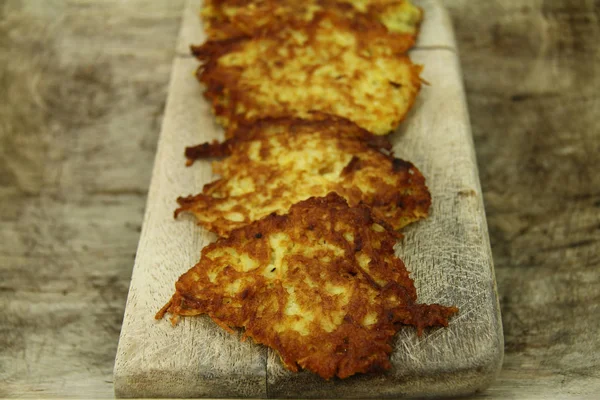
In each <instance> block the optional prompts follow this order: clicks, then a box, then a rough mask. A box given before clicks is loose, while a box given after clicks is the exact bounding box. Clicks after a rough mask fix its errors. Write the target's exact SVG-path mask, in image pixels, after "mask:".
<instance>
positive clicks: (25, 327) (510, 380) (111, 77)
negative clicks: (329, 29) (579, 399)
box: [0, 0, 600, 398]
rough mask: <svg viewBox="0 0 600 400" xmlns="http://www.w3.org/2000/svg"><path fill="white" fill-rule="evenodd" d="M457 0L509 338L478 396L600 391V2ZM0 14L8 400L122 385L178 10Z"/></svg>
mask: <svg viewBox="0 0 600 400" xmlns="http://www.w3.org/2000/svg"><path fill="white" fill-rule="evenodd" d="M446 5H447V6H448V7H449V9H450V12H451V15H452V17H453V22H454V24H455V30H456V34H457V40H458V47H459V51H460V56H461V63H462V68H463V73H464V80H465V84H466V94H467V100H468V104H469V111H470V117H471V122H472V128H473V134H474V138H475V147H476V151H477V156H478V165H479V172H480V178H481V182H482V187H483V194H484V199H485V203H486V211H487V215H488V225H489V228H490V239H491V244H492V250H493V254H494V261H495V267H496V275H497V279H498V286H499V292H500V304H501V307H502V311H503V324H504V333H505V344H506V345H505V351H506V353H505V359H504V367H503V370H502V372H501V373H500V375H499V377H498V379H497V381H496V382H495V383H494V384H493V385H492V386H491V387H490V389H488V391H487V392H486V393H484V394H482V395H480V397H489V398H524V397H528V398H531V397H538V398H556V397H559V396H561V397H569V396H572V397H575V396H578V395H583V394H588V395H591V394H594V393H597V392H598V391H599V390H600V375H599V371H600V360H599V359H598V351H597V349H598V348H600V338H599V336H598V335H597V332H598V331H600V312H599V310H598V308H599V307H598V304H599V303H600V298H599V297H598V296H599V291H598V283H599V281H600V269H599V268H598V267H599V264H600V259H599V254H600V217H599V215H600V193H599V191H598V188H599V187H600V176H599V175H598V170H599V169H600V157H598V154H599V150H600V126H599V125H598V123H597V119H598V116H600V112H599V110H600V95H599V94H598V88H599V87H600V76H599V74H598V72H600V71H599V69H600V57H599V52H600V49H599V48H598V46H597V43H598V41H599V40H600V32H599V24H598V18H599V12H600V10H599V9H598V6H597V5H596V4H595V3H594V2H591V1H588V2H584V1H582V2H570V1H567V0H562V1H546V2H542V1H509V0H506V1H499V0H497V1H493V2H479V1H473V0H471V1H459V0H456V1H455V0H453V1H447V2H446ZM0 7H2V8H0V61H1V62H0V93H2V98H1V99H2V101H0V202H1V207H0V268H1V276H2V279H1V280H0V299H1V300H0V302H1V303H0V305H1V306H2V309H3V313H2V320H1V322H0V397H50V396H60V397H69V396H71V397H107V396H112V391H113V384H112V368H113V360H114V355H115V351H116V345H117V339H118V334H119V330H120V327H121V322H122V319H121V318H122V313H123V309H124V305H125V298H126V295H127V288H128V284H129V279H130V276H131V267H132V263H133V255H134V253H135V250H136V246H137V242H138V239H139V229H140V224H141V220H142V214H143V209H144V206H145V201H146V191H147V188H148V183H149V177H150V172H151V169H152V162H153V158H154V153H155V148H156V147H155V146H156V140H157V136H158V131H159V129H160V120H161V116H162V110H163V108H164V102H165V98H166V90H167V83H168V79H169V72H170V70H171V61H172V58H173V56H174V54H175V50H174V45H175V40H176V35H177V31H178V29H179V25H180V18H179V17H180V14H181V11H182V9H181V8H182V3H181V2H168V3H167V2H151V3H149V2H138V3H135V2H127V3H119V2H116V1H115V2H63V1H56V2H50V1H48V2H39V1H29V2H27V1H5V2H3V3H1V4H0Z"/></svg>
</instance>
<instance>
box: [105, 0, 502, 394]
mask: <svg viewBox="0 0 600 400" xmlns="http://www.w3.org/2000/svg"><path fill="white" fill-rule="evenodd" d="M198 7H199V2H197V1H191V2H188V7H187V8H186V14H188V15H185V16H184V25H183V27H182V37H183V39H180V40H179V41H178V42H179V43H182V42H188V43H197V42H202V41H203V40H204V35H203V34H202V33H201V32H200V31H198V30H194V29H193V28H189V27H187V26H186V25H185V24H188V23H191V24H194V25H195V26H198V25H199V21H198V20H194V18H189V15H194V16H195V15H197V10H198ZM423 7H424V8H425V12H426V13H427V15H428V16H429V18H428V19H427V20H426V21H425V22H424V23H423V32H424V35H423V40H422V42H419V43H418V44H417V46H416V49H415V50H414V51H413V52H412V57H413V58H414V59H415V61H416V62H418V63H422V64H424V65H425V66H426V72H425V73H424V78H425V79H426V80H427V81H428V82H430V83H431V86H428V87H425V88H424V89H423V90H422V93H421V95H420V98H419V101H418V103H417V104H416V106H415V110H414V112H413V113H412V114H411V116H410V117H409V118H408V120H407V121H405V123H404V124H403V125H402V131H401V132H397V133H395V134H394V135H393V136H392V142H393V143H394V147H395V151H396V153H397V154H398V155H399V156H401V157H405V158H407V159H409V160H411V161H413V162H415V164H416V165H417V166H418V167H419V168H420V169H421V171H422V172H423V173H424V175H425V176H426V177H427V184H428V186H429V188H430V190H431V192H432V196H433V199H434V200H433V206H432V211H431V217H430V218H429V219H428V220H427V221H425V222H422V223H419V224H416V225H415V226H413V227H411V228H410V229H408V230H407V231H406V237H405V239H404V241H403V243H402V245H401V246H399V247H398V252H397V253H398V254H399V255H400V256H401V257H402V258H403V259H405V260H406V263H407V266H408V269H409V270H410V271H411V272H412V275H413V277H414V279H415V281H416V286H417V290H418V293H419V296H420V301H422V302H427V303H442V304H447V305H451V304H452V305H457V306H458V307H459V309H460V310H461V311H460V315H459V316H458V317H456V318H454V319H453V320H452V323H451V325H450V327H449V328H448V329H439V330H435V331H432V332H428V333H427V334H426V335H424V336H423V337H422V338H417V337H416V335H415V331H414V329H405V330H402V331H401V332H400V333H399V334H398V335H397V338H396V343H395V348H396V350H395V351H394V353H393V355H392V358H391V359H392V363H393V365H394V368H393V369H392V370H391V371H388V372H387V373H386V374H383V375H380V376H375V377H373V376H369V375H367V376H357V377H352V378H350V379H346V380H332V381H329V382H327V381H324V380H322V379H320V378H318V377H316V376H315V375H313V374H311V373H308V372H304V373H299V374H295V373H291V372H289V371H287V370H285V369H284V368H283V366H282V365H281V362H280V361H279V356H278V355H277V354H276V353H274V352H272V351H271V350H269V351H268V357H267V349H266V348H265V347H263V346H258V345H254V344H252V343H250V341H249V342H245V343H240V342H239V337H236V336H231V335H229V334H227V333H225V332H224V331H223V330H222V329H221V328H219V327H218V326H217V325H216V324H214V323H212V321H210V320H209V319H208V318H186V319H184V322H183V323H182V324H181V325H179V326H177V327H175V328H173V327H171V325H170V324H169V323H168V321H159V322H156V321H154V320H153V319H152V316H153V314H154V313H155V312H156V311H157V310H158V309H160V307H161V306H162V304H164V302H166V301H167V300H168V299H169V297H170V295H171V294H172V292H173V288H174V282H175V281H176V279H177V277H178V276H179V275H181V274H182V273H183V272H185V271H187V269H189V268H190V267H191V266H192V265H193V264H195V262H196V261H197V259H198V255H199V253H200V250H201V249H202V247H204V246H205V245H206V244H207V243H208V241H209V240H211V239H212V238H213V236H212V235H208V234H207V233H206V232H205V231H204V230H203V229H201V228H200V227H198V226H196V225H195V224H193V223H191V221H189V220H187V221H175V220H173V219H172V210H173V207H174V198H175V196H176V195H178V194H188V193H189V192H191V193H195V192H197V191H200V190H201V188H202V186H203V185H204V184H205V183H207V182H209V181H210V180H211V178H212V175H211V170H210V165H209V163H208V162H202V163H200V164H198V165H194V166H193V167H192V168H186V167H185V166H184V163H183V159H182V156H181V151H182V148H183V146H182V143H187V144H194V143H197V142H202V141H207V140H211V139H213V138H215V137H222V129H221V128H219V127H217V126H216V125H215V122H214V117H213V116H212V114H211V112H210V110H209V106H208V103H207V102H206V101H205V100H204V99H203V98H202V96H201V88H200V86H199V85H198V84H197V83H196V81H195V78H194V76H193V74H192V73H193V71H194V69H195V67H196V66H197V62H196V61H195V60H193V59H190V58H189V57H178V58H176V60H175V64H174V67H173V76H172V81H171V86H170V89H169V100H168V102H167V107H166V111H165V117H164V122H163V128H162V132H161V138H160V141H159V145H158V151H157V156H156V160H155V167H154V172H153V177H152V183H151V186H150V193H149V195H148V205H147V211H146V216H145V219H144V225H143V229H142V235H141V237H140V245H139V248H138V252H137V258H136V262H135V267H134V271H133V276H132V282H131V287H130V292H129V297H128V302H127V308H126V311H125V317H124V322H123V328H122V330H121V339H120V343H119V349H118V351H117V359H116V363H115V391H116V394H117V396H122V397H154V396H167V395H168V396H170V397H172V396H175V397H190V396H193V397H198V396H209V397H219V396H232V397H237V396H242V397H257V396H260V397H265V396H269V397H276V398H281V397H299V396H302V397H324V396H334V397H380V396H382V395H393V396H422V395H436V394H437V395H439V394H446V395H460V394H466V393H472V392H474V391H476V390H482V389H484V388H485V387H487V385H489V383H490V382H491V379H492V378H493V377H494V375H495V373H496V372H497V370H498V368H499V365H500V363H501V359H502V349H503V345H502V330H501V323H500V317H499V309H498V302H497V295H496V289H495V281H494V274H493V266H492V262H491V251H490V248H489V242H488V237H487V226H486V223H485V215H484V211H483V205H482V196H481V190H480V187H479V182H478V176H477V170H476V163H475V158H474V152H473V147H472V146H473V144H472V139H471V133H470V126H469V121H468V114H467V110H466V104H465V99H464V93H463V87H462V81H461V75H460V70H459V64H458V60H457V57H456V52H455V44H454V39H453V35H452V31H451V26H450V25H449V18H448V17H447V15H446V14H445V12H444V10H443V9H442V8H440V7H439V5H437V3H435V2H432V1H429V2H426V3H423ZM190 110H193V112H190ZM374 382H377V384H376V385H375V386H374V385H373V383H374Z"/></svg>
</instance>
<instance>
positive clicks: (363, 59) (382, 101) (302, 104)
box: [192, 11, 421, 137]
mask: <svg viewBox="0 0 600 400" xmlns="http://www.w3.org/2000/svg"><path fill="white" fill-rule="evenodd" d="M388 36H389V35H388V33H387V32H386V31H385V29H383V31H382V30H381V29H374V28H373V27H372V26H370V25H369V24H367V23H365V24H363V23H361V21H349V20H346V19H343V18H339V17H338V16H336V15H335V13H331V12H329V11H323V12H319V13H316V14H315V16H314V18H313V19H312V20H311V21H310V22H309V23H304V24H300V23H297V24H291V25H289V26H286V27H284V28H282V29H280V30H278V31H276V32H270V33H269V34H264V35H262V34H261V35H258V36H254V37H241V38H234V39H228V40H224V41H209V42H207V43H205V44H203V45H201V46H192V51H193V53H194V54H195V55H196V56H197V57H198V58H199V59H200V60H201V61H203V62H204V63H203V65H201V66H200V68H199V69H198V71H197V77H198V79H199V80H200V81H201V82H203V83H204V84H205V86H206V90H205V92H204V95H205V97H206V98H207V99H208V100H209V101H210V102H211V103H212V107H213V112H214V113H215V115H216V118H217V121H218V122H219V123H220V124H222V125H223V126H224V127H226V137H232V136H234V135H235V131H236V129H237V128H238V126H240V125H245V124H249V123H252V122H254V121H257V120H259V119H263V118H269V117H271V118H277V117H295V118H303V119H312V118H313V117H314V114H315V112H321V113H325V114H330V115H335V116H338V117H343V118H346V119H348V120H350V121H352V122H354V123H356V124H357V125H359V126H360V127H362V128H364V129H366V130H368V131H369V132H372V133H374V134H378V135H383V134H387V133H389V132H391V131H392V130H393V129H394V128H396V126H397V125H398V124H399V123H400V121H401V120H402V119H403V118H404V117H405V115H406V113H407V112H408V110H409V109H410V108H411V106H412V104H413V102H414V99H415V97H416V95H417V93H418V92H419V90H420V85H421V81H420V78H419V73H420V71H421V66H418V65H414V64H412V62H411V61H410V59H409V58H408V57H407V56H406V55H403V54H402V53H403V52H404V51H405V50H406V49H407V48H408V47H410V45H411V44H412V41H411V40H408V41H405V42H406V43H404V42H402V41H390V40H389V37H388Z"/></svg>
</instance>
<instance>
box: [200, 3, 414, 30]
mask: <svg viewBox="0 0 600 400" xmlns="http://www.w3.org/2000/svg"><path fill="white" fill-rule="evenodd" d="M325 9H327V10H331V11H334V12H336V13H337V14H338V15H340V16H343V17H345V18H347V19H349V20H357V19H363V20H369V21H371V24H374V25H378V26H382V27H385V28H386V29H387V31H388V32H389V33H390V34H403V35H411V36H413V37H414V36H416V35H417V33H418V30H419V24H420V23H421V20H422V18H423V11H422V10H421V9H420V8H419V7H416V6H415V5H413V4H412V3H411V2H410V1H408V0H302V1H299V0H253V1H249V0H206V1H205V2H204V7H203V8H202V13H201V15H202V18H203V20H204V24H205V30H206V32H207V34H208V37H209V39H211V40H223V39H230V38H232V37H239V36H253V35H256V34H257V33H259V32H262V31H265V30H267V29H268V30H271V31H275V30H277V29H281V27H282V26H286V25H289V24H290V22H291V21H298V22H305V23H306V22H309V21H311V20H312V19H313V18H314V16H315V14H317V13H319V12H321V11H323V10H325Z"/></svg>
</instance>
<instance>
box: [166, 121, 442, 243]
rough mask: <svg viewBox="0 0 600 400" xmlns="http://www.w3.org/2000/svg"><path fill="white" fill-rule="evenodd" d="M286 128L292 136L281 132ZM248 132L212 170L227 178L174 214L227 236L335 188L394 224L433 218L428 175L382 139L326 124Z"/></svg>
mask: <svg viewBox="0 0 600 400" xmlns="http://www.w3.org/2000/svg"><path fill="white" fill-rule="evenodd" d="M321 124H322V125H324V126H328V129H324V128H323V127H322V126H321ZM281 129H285V130H286V132H288V134H277V133H276V132H279V131H280V130H281ZM343 129H344V128H343V127H342V128H340V130H342V131H343ZM359 132H360V131H359ZM364 134H365V136H367V135H368V136H370V137H374V136H373V135H369V134H368V133H366V132H364ZM248 136H249V137H251V138H252V139H245V140H230V141H229V142H228V143H227V146H228V150H227V151H228V152H229V153H230V156H229V157H227V158H224V159H223V160H221V161H216V162H213V171H214V172H215V173H217V174H220V175H221V176H222V178H221V179H219V180H217V181H214V182H212V183H209V184H207V185H205V186H204V189H203V191H202V193H200V194H197V195H195V196H188V197H180V198H179V199H178V202H179V204H180V208H178V209H177V210H176V212H175V215H176V216H177V214H179V213H180V212H182V211H189V212H192V213H193V214H194V216H195V217H196V219H197V221H198V223H199V224H201V225H203V226H204V227H206V228H207V229H209V230H211V231H214V232H216V233H217V234H219V235H220V236H227V235H228V232H229V231H231V230H232V229H235V228H238V227H240V226H243V225H247V224H249V223H250V222H252V221H256V220H258V219H260V218H262V217H264V216H266V215H269V214H271V213H273V212H274V213H277V214H284V213H286V212H287V211H288V210H289V208H290V207H291V206H292V204H294V203H297V202H298V201H301V200H305V199H308V198H309V197H312V196H325V195H326V194H327V193H329V192H336V193H338V194H339V195H341V196H343V197H344V198H346V199H347V200H348V202H349V203H350V205H353V206H354V205H357V204H361V203H363V204H366V205H368V206H370V207H372V209H373V213H374V215H375V216H376V217H377V218H380V219H382V220H385V221H386V222H387V223H388V224H389V225H390V226H392V227H393V228H394V229H400V228H402V227H403V226H405V225H407V224H409V223H411V222H413V221H416V220H418V219H421V218H424V217H426V216H427V213H428V210H429V206H430V204H431V196H430V194H429V191H428V189H427V186H426V185H425V178H424V177H423V175H422V174H421V173H420V172H419V170H418V169H417V168H416V167H415V166H414V165H412V164H411V163H409V162H407V161H403V160H400V159H398V158H394V157H393V156H392V155H390V154H389V153H388V152H385V151H384V150H382V149H381V148H379V147H378V146H379V145H380V144H383V145H384V146H383V147H384V148H385V147H388V148H389V146H388V145H389V142H388V141H387V140H385V139H384V138H377V139H378V140H376V141H371V142H369V141H368V140H365V138H362V139H361V138H360V135H359V134H358V132H355V136H354V137H353V136H350V135H348V132H345V133H340V132H339V131H337V130H335V129H333V125H331V124H328V123H327V122H326V121H321V122H320V123H314V122H310V121H308V122H307V121H286V120H283V121H278V122H273V121H272V122H270V123H266V122H265V123H264V124H263V125H262V126H261V127H259V126H255V127H254V128H253V129H250V130H249V132H248ZM368 136H367V137H368ZM382 139H383V140H382ZM384 141H385V142H384ZM381 142H384V143H381ZM386 143H387V144H386Z"/></svg>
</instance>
